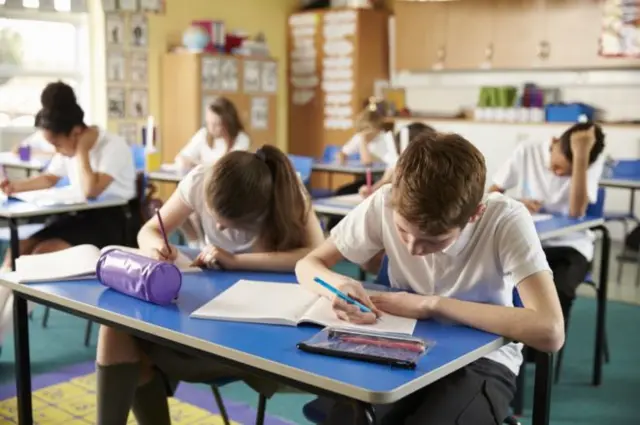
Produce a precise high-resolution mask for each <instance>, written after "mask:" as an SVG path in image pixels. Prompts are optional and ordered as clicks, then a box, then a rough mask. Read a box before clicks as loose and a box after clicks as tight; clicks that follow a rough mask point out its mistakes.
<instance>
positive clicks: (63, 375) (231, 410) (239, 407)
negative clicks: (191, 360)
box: [0, 362, 294, 425]
mask: <svg viewBox="0 0 640 425" xmlns="http://www.w3.org/2000/svg"><path fill="white" fill-rule="evenodd" d="M94 372H95V363H94V362H86V363H80V364H76V365H73V366H68V367H65V368H62V369H60V370H58V371H55V372H50V373H45V374H42V375H37V376H33V377H32V379H31V382H32V390H33V391H37V390H39V389H42V388H45V387H48V386H51V385H56V384H59V383H61V382H67V381H70V380H71V379H73V378H77V377H79V376H84V375H88V374H91V373H94ZM15 395H16V388H15V384H14V383H13V382H11V383H8V384H5V385H2V386H0V401H2V400H7V399H10V398H12V397H15ZM175 398H176V399H178V400H180V401H182V402H185V403H188V404H191V405H193V406H196V407H199V408H201V409H204V410H207V411H209V412H211V413H212V414H218V413H219V411H218V406H217V405H216V403H215V400H214V398H213V394H212V393H211V391H207V390H206V388H203V387H202V386H197V385H193V384H188V383H182V384H180V386H179V387H178V391H177V392H176V395H175ZM224 405H225V407H226V409H227V413H228V414H229V417H230V419H231V420H233V421H235V422H238V423H240V424H253V423H255V420H256V410H255V409H254V408H253V407H251V406H249V405H246V404H243V403H238V402H235V401H231V400H224ZM265 424H266V425H294V424H293V422H289V421H286V420H284V419H281V418H278V417H274V416H269V415H268V410H267V415H266V417H265Z"/></svg>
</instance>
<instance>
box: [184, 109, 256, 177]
mask: <svg viewBox="0 0 640 425" xmlns="http://www.w3.org/2000/svg"><path fill="white" fill-rule="evenodd" d="M205 122H206V125H205V126H204V127H203V128H201V129H200V130H198V131H197V132H196V134H194V135H193V137H191V140H189V142H188V143H187V144H186V145H185V146H184V148H182V150H181V151H180V152H179V153H178V155H177V156H176V159H175V161H176V163H177V164H178V166H179V167H180V168H182V169H184V170H189V169H191V168H193V167H195V166H196V165H199V164H213V163H214V162H216V161H217V160H219V159H220V158H221V157H222V156H223V155H224V154H226V153H227V152H231V151H246V150H249V148H250V147H251V140H250V139H249V136H248V135H247V133H245V132H244V126H243V125H242V121H240V117H239V116H238V111H237V110H236V107H235V105H234V104H233V102H231V101H230V100H229V99H227V98H225V97H218V98H216V100H214V101H213V102H212V103H211V104H210V105H209V106H208V107H207V110H206V112H205Z"/></svg>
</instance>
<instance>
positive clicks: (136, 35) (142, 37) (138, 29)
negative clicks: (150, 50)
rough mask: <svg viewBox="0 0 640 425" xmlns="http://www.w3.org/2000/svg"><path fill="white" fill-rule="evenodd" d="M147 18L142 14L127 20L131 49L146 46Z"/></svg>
mask: <svg viewBox="0 0 640 425" xmlns="http://www.w3.org/2000/svg"><path fill="white" fill-rule="evenodd" d="M147 35H148V34H147V17H146V16H145V15H142V14H136V15H131V19H130V20H129V39H130V40H131V46H132V47H146V46H147V40H148V37H147Z"/></svg>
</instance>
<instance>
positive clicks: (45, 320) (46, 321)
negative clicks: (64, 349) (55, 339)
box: [42, 307, 51, 328]
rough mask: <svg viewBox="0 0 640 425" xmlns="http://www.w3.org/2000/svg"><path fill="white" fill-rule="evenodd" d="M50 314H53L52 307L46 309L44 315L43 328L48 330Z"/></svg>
mask: <svg viewBox="0 0 640 425" xmlns="http://www.w3.org/2000/svg"><path fill="white" fill-rule="evenodd" d="M49 313H51V307H45V308H44V315H42V327H43V328H46V327H47V325H48V324H49Z"/></svg>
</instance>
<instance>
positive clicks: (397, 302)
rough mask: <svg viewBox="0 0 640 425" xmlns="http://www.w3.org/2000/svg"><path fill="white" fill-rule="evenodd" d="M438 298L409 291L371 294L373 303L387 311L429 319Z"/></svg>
mask: <svg viewBox="0 0 640 425" xmlns="http://www.w3.org/2000/svg"><path fill="white" fill-rule="evenodd" d="M435 300H436V298H435V297H432V296H426V295H418V294H410V293H408V292H386V293H384V292H383V293H379V294H375V295H372V296H371V301H372V302H373V304H374V305H375V306H376V307H377V308H379V309H380V310H382V311H384V312H385V313H389V314H393V315H395V316H402V317H409V318H411V319H427V318H429V317H431V315H432V312H433V304H434V303H435Z"/></svg>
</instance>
